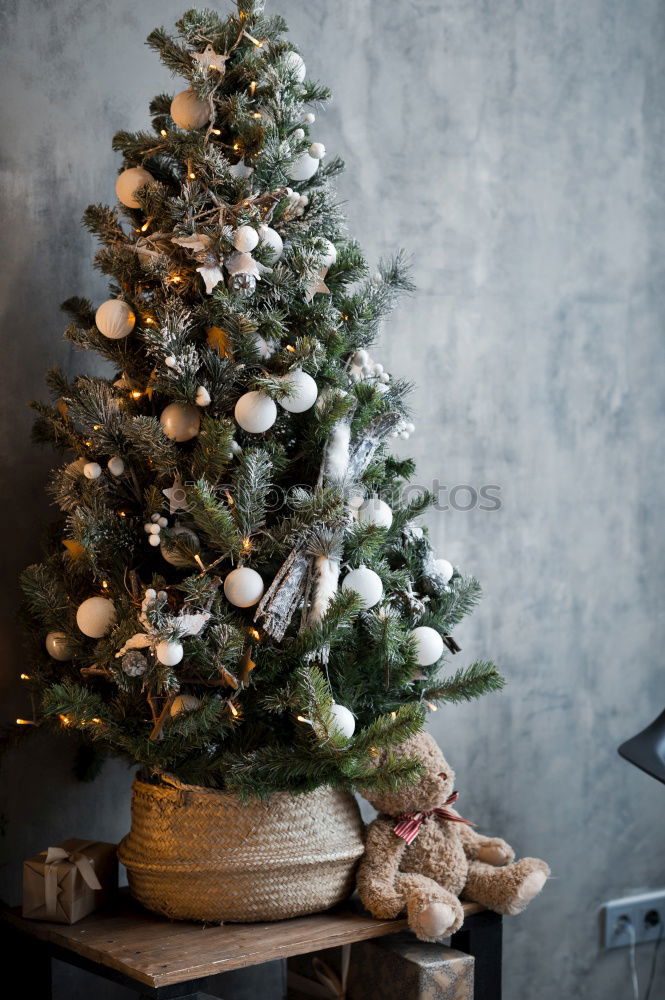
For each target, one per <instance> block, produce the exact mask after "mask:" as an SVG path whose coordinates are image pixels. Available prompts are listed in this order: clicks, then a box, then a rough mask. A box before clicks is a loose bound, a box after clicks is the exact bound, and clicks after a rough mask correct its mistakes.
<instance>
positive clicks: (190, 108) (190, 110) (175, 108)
mask: <svg viewBox="0 0 665 1000" xmlns="http://www.w3.org/2000/svg"><path fill="white" fill-rule="evenodd" d="M171 118H172V119H173V121H174V122H175V123H176V125H177V126H178V127H179V128H184V129H192V128H202V127H203V125H207V124H208V122H209V121H210V106H209V104H208V103H207V101H202V100H201V98H200V97H199V96H198V95H197V94H195V93H194V91H193V90H192V89H191V88H190V89H188V90H181V91H180V93H179V94H176V95H175V97H174V98H173V100H172V101H171Z"/></svg>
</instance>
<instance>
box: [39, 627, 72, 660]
mask: <svg viewBox="0 0 665 1000" xmlns="http://www.w3.org/2000/svg"><path fill="white" fill-rule="evenodd" d="M45 646H46V652H47V653H48V655H49V656H52V657H53V659H54V660H59V661H60V662H61V663H64V662H65V660H71V658H72V650H71V646H70V645H69V639H68V638H67V636H66V635H65V633H64V632H49V634H48V635H47V636H46V640H45Z"/></svg>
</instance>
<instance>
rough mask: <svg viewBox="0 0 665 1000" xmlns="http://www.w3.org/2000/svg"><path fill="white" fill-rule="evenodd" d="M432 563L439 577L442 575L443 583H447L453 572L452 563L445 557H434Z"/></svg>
mask: <svg viewBox="0 0 665 1000" xmlns="http://www.w3.org/2000/svg"><path fill="white" fill-rule="evenodd" d="M434 565H435V566H436V569H437V572H438V574H439V576H440V577H442V579H443V582H444V583H448V581H449V580H451V579H452V575H453V573H454V572H455V570H454V569H453V565H452V563H449V562H448V560H447V559H435V560H434Z"/></svg>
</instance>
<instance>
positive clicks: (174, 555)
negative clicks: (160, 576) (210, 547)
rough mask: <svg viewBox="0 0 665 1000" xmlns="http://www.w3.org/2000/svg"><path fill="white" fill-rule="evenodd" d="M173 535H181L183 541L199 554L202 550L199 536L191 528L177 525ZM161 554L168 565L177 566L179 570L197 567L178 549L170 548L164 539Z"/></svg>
mask: <svg viewBox="0 0 665 1000" xmlns="http://www.w3.org/2000/svg"><path fill="white" fill-rule="evenodd" d="M172 534H174V535H180V536H181V538H182V541H183V542H185V544H186V545H187V546H188V547H189V548H190V549H196V551H197V552H198V551H199V550H200V548H201V543H200V542H199V539H198V536H197V535H196V534H195V533H194V532H193V531H192V530H191V528H187V527H185V525H184V524H176V526H175V527H174V528H173V529H172ZM152 537H155V536H152ZM157 537H158V536H157ZM160 552H161V553H162V556H163V557H164V559H166V561H167V563H170V564H171V566H177V567H178V569H184V568H185V567H187V566H195V565H196V563H195V561H194V560H193V559H190V558H188V557H187V556H186V555H184V554H183V553H182V552H180V551H179V550H178V549H177V548H169V545H168V542H167V541H166V539H164V541H163V542H162V543H161V545H160Z"/></svg>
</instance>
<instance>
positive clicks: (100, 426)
mask: <svg viewBox="0 0 665 1000" xmlns="http://www.w3.org/2000/svg"><path fill="white" fill-rule="evenodd" d="M92 429H93V431H101V429H102V425H101V424H93V425H92Z"/></svg>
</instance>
